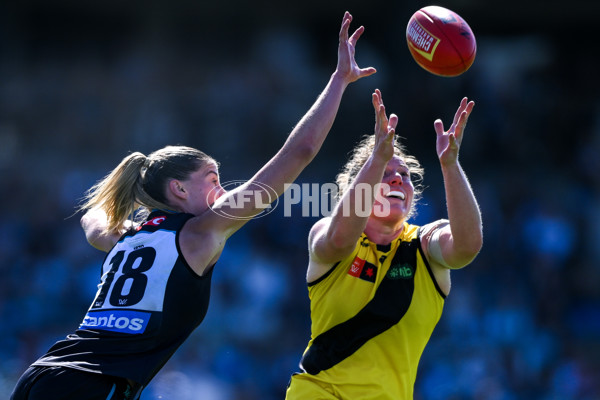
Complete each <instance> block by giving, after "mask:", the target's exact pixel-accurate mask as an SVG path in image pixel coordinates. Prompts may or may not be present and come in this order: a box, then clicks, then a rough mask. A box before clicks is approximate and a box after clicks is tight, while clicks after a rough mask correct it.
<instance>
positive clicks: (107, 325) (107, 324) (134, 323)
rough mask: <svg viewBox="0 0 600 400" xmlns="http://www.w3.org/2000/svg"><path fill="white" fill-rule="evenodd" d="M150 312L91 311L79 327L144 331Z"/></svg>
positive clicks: (114, 330)
mask: <svg viewBox="0 0 600 400" xmlns="http://www.w3.org/2000/svg"><path fill="white" fill-rule="evenodd" d="M150 315H151V314H150V313H147V312H139V311H125V310H113V311H90V312H88V313H87V314H86V316H85V318H84V319H83V322H82V323H81V325H79V329H86V328H87V329H102V330H105V331H112V332H121V333H143V332H144V331H145V330H146V326H147V325H148V321H149V320H150Z"/></svg>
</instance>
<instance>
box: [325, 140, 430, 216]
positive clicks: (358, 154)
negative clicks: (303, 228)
mask: <svg viewBox="0 0 600 400" xmlns="http://www.w3.org/2000/svg"><path fill="white" fill-rule="evenodd" d="M374 147H375V136H374V135H365V136H364V137H363V139H362V140H361V141H360V142H359V143H358V144H357V145H356V146H355V147H354V150H352V152H351V153H350V157H349V158H348V161H347V162H346V164H345V165H344V166H343V167H342V170H341V172H340V173H339V174H338V175H337V176H336V178H335V182H336V184H337V186H338V200H339V199H340V198H341V197H342V196H343V194H344V193H345V192H346V190H347V189H348V188H349V187H350V185H352V182H354V179H356V175H358V172H359V171H360V170H361V168H362V167H363V165H364V164H365V162H367V159H368V158H369V156H370V155H371V153H372V152H373V148H374ZM394 155H395V156H398V157H400V158H401V159H402V160H404V162H405V163H406V165H407V167H408V171H409V173H410V178H411V181H412V183H413V185H414V188H415V190H414V196H413V201H412V204H411V206H410V211H409V214H408V217H407V218H410V217H411V216H414V215H415V211H416V205H417V203H418V201H419V200H420V199H421V196H422V194H423V186H422V182H423V176H424V174H425V170H424V169H423V167H421V164H420V163H419V160H417V159H416V158H415V157H413V156H411V155H409V154H408V153H407V152H406V149H405V148H404V146H403V145H402V144H401V143H400V142H399V140H398V137H397V136H396V137H395V138H394Z"/></svg>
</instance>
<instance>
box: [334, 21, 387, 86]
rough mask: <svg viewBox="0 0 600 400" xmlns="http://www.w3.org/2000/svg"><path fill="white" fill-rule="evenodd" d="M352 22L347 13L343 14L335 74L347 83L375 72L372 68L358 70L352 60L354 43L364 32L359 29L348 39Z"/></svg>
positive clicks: (354, 61)
mask: <svg viewBox="0 0 600 400" xmlns="http://www.w3.org/2000/svg"><path fill="white" fill-rule="evenodd" d="M350 22H352V15H350V13H349V12H348V11H346V13H345V14H344V19H343V20H342V28H341V29H340V42H339V46H338V62H337V69H336V72H337V73H339V74H340V75H341V76H343V77H344V80H345V81H346V82H347V83H351V82H355V81H357V80H359V79H360V78H363V77H365V76H369V75H373V74H374V73H375V72H377V71H376V69H375V68H373V67H367V68H360V67H359V66H358V65H357V64H356V60H355V59H354V53H355V51H356V42H357V41H358V38H360V36H361V35H362V34H363V32H364V31H365V28H364V26H361V27H359V28H358V29H357V30H356V31H354V33H353V34H352V36H350V37H348V30H349V28H350Z"/></svg>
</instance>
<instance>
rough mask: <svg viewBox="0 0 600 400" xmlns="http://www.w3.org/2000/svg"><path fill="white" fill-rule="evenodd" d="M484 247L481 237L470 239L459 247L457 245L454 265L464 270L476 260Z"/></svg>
mask: <svg viewBox="0 0 600 400" xmlns="http://www.w3.org/2000/svg"><path fill="white" fill-rule="evenodd" d="M482 247H483V237H482V236H481V235H477V236H475V237H473V238H470V239H469V240H467V241H464V242H463V243H460V244H459V245H457V243H455V248H454V257H453V259H454V263H453V264H454V265H455V266H456V268H462V267H465V266H467V265H469V264H470V263H472V262H473V260H475V258H476V257H477V255H478V254H479V252H480V251H481V249H482Z"/></svg>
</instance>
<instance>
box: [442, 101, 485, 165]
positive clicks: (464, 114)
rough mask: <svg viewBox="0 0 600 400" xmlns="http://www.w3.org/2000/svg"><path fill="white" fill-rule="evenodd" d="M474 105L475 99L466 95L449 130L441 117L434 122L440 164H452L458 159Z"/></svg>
mask: <svg viewBox="0 0 600 400" xmlns="http://www.w3.org/2000/svg"><path fill="white" fill-rule="evenodd" d="M474 106H475V102H474V101H469V100H468V99H467V98H466V97H464V98H463V99H462V101H461V102H460V106H459V107H458V110H456V114H454V121H452V125H450V128H449V129H448V130H447V131H444V123H443V122H442V120H441V119H437V120H435V122H434V123H433V127H434V128H435V133H436V134H437V140H436V150H437V155H438V158H439V159H440V164H442V165H450V164H453V163H456V162H457V161H458V150H459V149H460V144H461V143H462V139H463V133H464V130H465V126H466V125H467V120H468V119H469V115H471V111H473V107H474Z"/></svg>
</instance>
